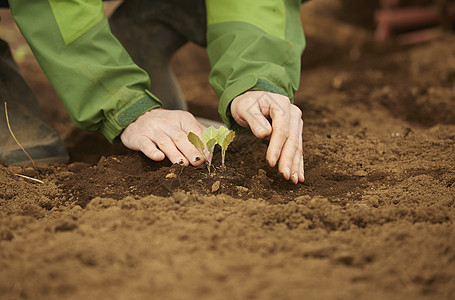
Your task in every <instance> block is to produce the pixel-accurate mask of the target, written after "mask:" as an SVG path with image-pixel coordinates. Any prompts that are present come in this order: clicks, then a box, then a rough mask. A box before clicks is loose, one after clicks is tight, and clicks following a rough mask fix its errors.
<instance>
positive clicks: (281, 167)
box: [278, 137, 298, 180]
mask: <svg viewBox="0 0 455 300" xmlns="http://www.w3.org/2000/svg"><path fill="white" fill-rule="evenodd" d="M297 151H298V141H296V139H295V138H294V137H290V138H288V139H287V140H286V143H285V145H284V146H283V151H282V152H281V156H280V160H279V162H278V171H280V173H282V174H283V176H284V178H285V179H286V180H289V179H290V178H291V175H292V173H291V171H294V172H295V170H293V167H294V158H295V156H296V152H297Z"/></svg>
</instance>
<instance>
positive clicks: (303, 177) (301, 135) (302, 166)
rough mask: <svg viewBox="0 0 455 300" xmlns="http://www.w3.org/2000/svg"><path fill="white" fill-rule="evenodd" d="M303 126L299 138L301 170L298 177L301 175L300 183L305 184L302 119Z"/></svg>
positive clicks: (299, 169)
mask: <svg viewBox="0 0 455 300" xmlns="http://www.w3.org/2000/svg"><path fill="white" fill-rule="evenodd" d="M300 122H301V123H300V124H301V132H300V136H299V146H300V147H301V148H300V149H299V153H298V156H299V168H298V171H297V173H298V175H299V182H303V181H304V180H305V171H304V162H303V121H302V119H300Z"/></svg>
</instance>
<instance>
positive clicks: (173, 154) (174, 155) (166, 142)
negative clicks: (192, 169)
mask: <svg viewBox="0 0 455 300" xmlns="http://www.w3.org/2000/svg"><path fill="white" fill-rule="evenodd" d="M152 141H153V142H154V143H155V144H156V145H157V146H158V148H159V149H160V150H161V152H163V153H164V154H165V155H166V156H167V158H168V159H169V160H170V161H171V162H172V163H173V164H179V165H184V166H188V160H187V159H186V157H185V156H184V155H183V154H182V153H181V152H180V151H179V150H178V149H177V147H176V145H175V144H174V141H172V139H171V138H170V137H169V136H167V135H165V134H159V135H157V136H156V137H155V138H153V139H152Z"/></svg>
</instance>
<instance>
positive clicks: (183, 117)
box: [179, 111, 195, 122]
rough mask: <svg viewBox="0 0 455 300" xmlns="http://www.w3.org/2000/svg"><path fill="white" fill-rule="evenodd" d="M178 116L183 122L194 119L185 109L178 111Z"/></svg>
mask: <svg viewBox="0 0 455 300" xmlns="http://www.w3.org/2000/svg"><path fill="white" fill-rule="evenodd" d="M179 118H180V119H181V120H182V121H183V122H193V121H194V120H195V118H194V116H193V115H192V114H191V113H190V112H187V111H182V112H180V116H179Z"/></svg>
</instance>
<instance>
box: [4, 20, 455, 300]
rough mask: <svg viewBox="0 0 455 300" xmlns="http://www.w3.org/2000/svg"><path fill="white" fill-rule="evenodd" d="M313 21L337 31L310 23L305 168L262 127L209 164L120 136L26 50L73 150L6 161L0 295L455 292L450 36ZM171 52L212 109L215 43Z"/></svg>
mask: <svg viewBox="0 0 455 300" xmlns="http://www.w3.org/2000/svg"><path fill="white" fill-rule="evenodd" d="M5 16H7V14H6V15H5ZM5 16H4V14H3V13H2V18H3V20H2V22H5V20H7V18H6V17H5ZM312 20H313V21H314V22H313V24H312V25H310V24H309V25H308V26H315V27H318V26H324V24H325V25H326V27H327V28H332V30H333V31H334V32H332V33H330V32H329V33H327V32H324V35H322V34H321V33H319V35H318V33H317V30H313V31H312V30H311V28H309V27H308V43H309V45H311V46H309V47H308V52H306V53H305V54H304V56H303V59H304V63H303V66H304V67H303V72H302V84H301V89H300V91H299V92H298V94H297V96H296V100H295V102H296V104H297V105H299V106H300V107H301V108H302V110H303V113H304V121H305V132H304V156H305V163H306V168H305V176H306V181H305V183H304V184H299V185H293V184H291V183H289V182H286V181H285V180H284V179H282V178H281V176H280V175H279V174H278V172H277V170H276V168H270V167H268V166H267V164H266V161H265V151H266V149H267V141H260V140H256V139H255V138H252V137H241V138H238V139H237V140H236V141H235V143H234V144H233V145H232V146H231V147H230V148H229V150H228V153H227V171H226V172H220V171H219V170H218V171H216V172H215V174H213V175H212V176H211V175H209V174H208V173H207V171H206V169H205V168H204V167H199V168H193V167H181V166H177V165H171V164H170V163H169V162H160V163H156V162H152V161H150V160H148V159H146V158H145V157H144V156H143V155H141V154H139V153H136V152H132V151H129V150H127V149H125V148H124V147H123V146H121V145H109V144H108V143H107V142H105V141H104V140H103V138H102V137H101V136H100V135H97V134H89V133H85V132H82V131H81V130H79V129H76V128H75V127H74V126H73V125H72V124H71V122H70V120H69V118H68V116H67V115H66V113H65V111H64V109H63V107H62V105H61V104H60V103H59V100H58V97H57V96H56V95H55V93H54V92H53V90H52V88H51V87H50V85H49V83H48V82H47V81H46V79H45V77H44V76H43V75H42V73H41V71H40V70H39V67H38V66H37V64H36V62H35V61H34V60H33V58H32V56H30V55H27V56H26V58H25V59H23V61H22V62H21V68H22V70H23V72H24V75H25V77H26V79H27V80H28V82H29V83H30V85H31V86H32V88H33V89H34V91H35V92H36V94H37V95H38V97H39V100H40V103H42V104H43V106H44V108H45V109H46V113H47V114H48V117H49V118H50V119H51V123H52V125H53V126H54V128H55V129H56V130H57V131H58V132H59V133H60V134H61V135H62V136H63V137H64V139H65V143H66V145H67V147H68V149H69V152H70V154H71V164H69V165H40V166H39V168H38V170H34V169H32V168H22V167H18V166H10V167H6V166H4V165H0V298H1V299H84V298H86V299H355V298H357V299H455V240H454V236H455V225H454V220H455V168H454V167H455V99H454V98H455V90H454V80H455V75H454V74H455V37H454V36H451V35H447V36H445V37H443V38H442V39H440V40H437V41H434V42H432V43H429V44H425V45H420V46H416V47H413V48H399V49H396V48H394V47H384V46H381V47H380V46H374V45H373V43H372V42H371V40H369V38H368V35H365V34H364V32H361V30H358V29H356V28H352V27H349V26H347V25H346V26H345V25H344V24H338V25H337V26H327V25H330V24H332V25H333V23H332V22H333V20H324V19H323V18H314V19H312ZM6 22H7V21H6ZM316 22H321V23H320V24H319V23H316ZM335 25H336V24H335ZM11 30H12V29H11ZM337 30H338V32H337ZM16 35H17V33H16ZM327 35H332V36H336V37H337V38H338V40H335V39H333V40H330V39H327V38H326V37H327ZM343 37H344V38H343ZM13 44H14V47H15V48H17V47H20V45H22V43H20V42H15V43H13ZM314 45H318V48H315V46H314ZM319 49H324V51H321V50H319ZM321 56H322V58H321ZM312 61H313V62H312ZM314 61H317V62H318V63H317V64H316V63H314ZM173 65H174V68H175V70H176V73H177V75H178V77H179V79H180V82H181V84H182V88H183V90H184V92H185V96H186V97H187V99H188V100H189V103H190V108H191V111H192V112H193V113H195V114H197V115H200V116H203V117H210V118H213V117H214V116H216V114H217V113H216V106H217V99H216V95H215V94H214V93H213V91H211V90H210V88H209V85H208V83H207V76H208V63H207V58H206V56H205V53H204V50H203V49H200V48H198V47H196V46H193V45H189V46H186V47H185V48H184V49H182V51H180V52H179V53H178V55H177V57H176V58H175V59H174V62H173ZM219 160H220V158H219V153H217V155H216V157H215V163H219ZM19 173H20V174H24V175H27V176H31V177H34V178H36V179H40V180H42V181H43V182H44V183H43V184H39V183H34V182H32V181H30V180H27V179H23V178H19V177H18V176H16V175H15V174H19Z"/></svg>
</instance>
